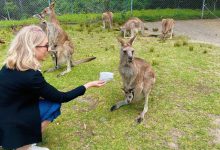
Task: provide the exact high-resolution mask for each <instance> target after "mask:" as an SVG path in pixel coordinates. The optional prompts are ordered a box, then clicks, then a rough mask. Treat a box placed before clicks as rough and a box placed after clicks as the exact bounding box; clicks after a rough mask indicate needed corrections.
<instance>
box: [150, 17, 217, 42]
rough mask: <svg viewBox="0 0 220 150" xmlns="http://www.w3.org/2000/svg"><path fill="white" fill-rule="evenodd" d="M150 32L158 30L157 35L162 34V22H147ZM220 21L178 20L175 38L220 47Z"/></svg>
mask: <svg viewBox="0 0 220 150" xmlns="http://www.w3.org/2000/svg"><path fill="white" fill-rule="evenodd" d="M146 26H147V27H148V29H149V31H152V29H153V28H158V29H159V30H158V32H157V33H161V26H162V25H161V21H159V22H147V23H146ZM219 27H220V20H219V19H203V20H202V19H199V20H176V21H175V27H174V36H180V35H183V36H187V37H189V38H190V40H191V41H192V42H201V43H207V44H213V45H216V46H220V28H219Z"/></svg>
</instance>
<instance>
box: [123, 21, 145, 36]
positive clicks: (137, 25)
mask: <svg viewBox="0 0 220 150" xmlns="http://www.w3.org/2000/svg"><path fill="white" fill-rule="evenodd" d="M120 31H121V32H123V33H124V38H125V37H126V34H127V31H130V33H131V37H134V35H136V34H137V33H138V32H139V31H141V34H142V36H144V22H143V21H141V20H140V19H139V18H137V17H133V18H130V19H129V20H128V21H127V22H125V23H124V25H123V26H122V27H120Z"/></svg>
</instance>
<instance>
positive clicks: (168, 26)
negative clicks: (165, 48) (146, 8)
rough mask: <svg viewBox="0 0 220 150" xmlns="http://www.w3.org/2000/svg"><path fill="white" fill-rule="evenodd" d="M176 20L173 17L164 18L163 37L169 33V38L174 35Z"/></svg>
mask: <svg viewBox="0 0 220 150" xmlns="http://www.w3.org/2000/svg"><path fill="white" fill-rule="evenodd" d="M173 28H174V20H173V19H169V18H168V19H162V38H163V39H164V38H165V37H166V36H167V35H168V34H169V33H170V37H169V39H172V37H173Z"/></svg>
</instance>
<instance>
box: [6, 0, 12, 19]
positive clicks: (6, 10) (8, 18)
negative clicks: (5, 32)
mask: <svg viewBox="0 0 220 150" xmlns="http://www.w3.org/2000/svg"><path fill="white" fill-rule="evenodd" d="M5 7H6V11H7V14H8V20H11V18H10V14H9V11H8V7H7V1H6V0H5Z"/></svg>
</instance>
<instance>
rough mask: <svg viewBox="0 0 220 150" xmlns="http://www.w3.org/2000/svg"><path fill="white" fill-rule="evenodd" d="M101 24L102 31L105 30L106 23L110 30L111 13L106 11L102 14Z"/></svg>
mask: <svg viewBox="0 0 220 150" xmlns="http://www.w3.org/2000/svg"><path fill="white" fill-rule="evenodd" d="M102 23H103V28H104V29H105V28H106V23H109V27H110V29H112V23H113V13H112V12H111V11H107V12H104V13H103V14H102Z"/></svg>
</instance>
